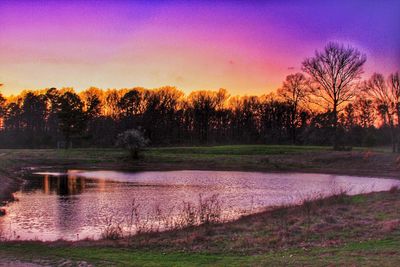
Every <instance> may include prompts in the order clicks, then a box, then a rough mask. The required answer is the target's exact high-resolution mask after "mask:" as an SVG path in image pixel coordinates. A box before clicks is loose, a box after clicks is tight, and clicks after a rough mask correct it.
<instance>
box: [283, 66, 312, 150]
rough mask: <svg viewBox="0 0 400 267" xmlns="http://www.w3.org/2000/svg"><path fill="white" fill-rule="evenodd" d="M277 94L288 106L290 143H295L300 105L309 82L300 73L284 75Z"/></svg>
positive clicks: (305, 95)
mask: <svg viewBox="0 0 400 267" xmlns="http://www.w3.org/2000/svg"><path fill="white" fill-rule="evenodd" d="M277 93H278V95H279V96H280V97H282V98H283V99H284V100H285V101H286V102H287V103H288V105H289V106H290V109H291V115H290V127H291V135H292V143H293V144H295V143H296V129H297V128H298V127H299V126H300V123H301V117H300V109H301V105H304V104H305V102H306V100H307V97H308V96H309V93H310V86H309V82H308V80H307V79H306V77H305V76H304V75H303V74H302V73H296V74H291V75H288V76H287V77H286V80H285V81H284V82H283V85H282V87H281V88H279V89H278V92H277Z"/></svg>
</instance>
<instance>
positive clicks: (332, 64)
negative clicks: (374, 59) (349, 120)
mask: <svg viewBox="0 0 400 267" xmlns="http://www.w3.org/2000/svg"><path fill="white" fill-rule="evenodd" d="M366 60H367V58H366V55H365V54H362V53H361V52H359V51H358V50H357V49H355V48H353V47H351V46H344V45H343V44H339V43H335V42H330V43H328V44H327V45H326V46H325V48H324V50H323V51H322V52H318V51H316V52H315V56H314V57H312V58H307V59H305V60H304V61H303V64H302V65H303V67H302V69H303V71H304V72H305V73H307V74H309V75H310V77H311V79H312V81H313V82H314V84H315V86H314V87H313V90H312V93H313V95H314V96H315V97H317V98H318V99H319V100H321V101H322V103H320V104H321V106H325V107H327V108H328V109H329V110H331V111H332V115H333V116H332V117H333V118H332V125H333V128H334V139H333V145H334V148H335V149H338V131H337V127H338V112H339V107H340V105H341V104H343V103H345V102H347V101H349V100H351V99H352V98H353V97H354V95H355V92H356V89H357V86H355V82H356V81H358V80H359V79H360V78H361V74H362V73H363V65H364V63H365V61H366Z"/></svg>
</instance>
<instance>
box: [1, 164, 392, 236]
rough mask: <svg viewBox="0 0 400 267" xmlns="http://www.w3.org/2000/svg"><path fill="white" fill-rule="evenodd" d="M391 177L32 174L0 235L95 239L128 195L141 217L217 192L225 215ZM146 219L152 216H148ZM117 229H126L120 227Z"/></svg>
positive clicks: (366, 188)
mask: <svg viewBox="0 0 400 267" xmlns="http://www.w3.org/2000/svg"><path fill="white" fill-rule="evenodd" d="M393 185H400V182H399V181H398V180H391V179H376V178H362V177H349V176H337V175H324V174H298V173H285V174H283V173H274V174H271V173H257V172H215V171H172V172H139V173H124V172H112V171H94V172H93V171H92V172H89V171H77V170H71V171H68V172H67V174H64V175H61V174H57V173H40V174H36V175H32V176H31V177H29V182H28V183H27V184H26V185H25V186H24V188H22V190H21V191H20V192H17V193H16V197H17V198H18V199H19V201H17V202H13V203H10V204H9V205H8V206H7V207H6V209H7V215H6V216H4V217H1V218H0V234H1V235H2V236H5V237H7V238H10V239H24V240H27V239H39V240H56V239H67V240H77V239H83V238H98V237H99V236H100V234H101V232H102V231H103V230H104V227H105V225H106V224H107V220H109V219H110V218H111V219H112V220H116V221H118V220H119V221H123V220H124V219H125V217H126V216H127V215H129V214H130V213H131V211H132V210H131V204H132V201H133V200H135V201H136V203H137V204H138V205H139V206H140V208H141V211H142V212H143V216H144V215H146V216H148V215H149V214H153V213H154V210H155V209H156V207H158V208H159V209H160V210H162V212H163V214H164V215H165V214H168V216H170V217H174V216H176V215H177V209H178V208H179V207H180V206H181V205H182V203H183V202H192V203H196V202H197V201H198V198H199V195H200V194H202V195H203V196H207V195H208V196H210V195H213V194H218V195H219V197H220V200H221V205H223V213H224V216H226V217H227V218H235V217H238V216H240V215H241V214H243V213H249V212H254V211H257V210H259V209H260V208H263V207H267V206H273V205H282V204H292V203H297V202H299V201H300V200H301V199H303V198H305V197H307V196H310V195H316V194H321V195H329V194H332V193H334V192H335V191H336V192H337V191H338V190H343V189H346V190H347V191H348V192H349V193H350V194H357V193H362V192H370V191H381V190H388V189H389V188H390V187H391V186H393ZM147 219H148V220H158V219H157V218H155V217H154V216H153V217H150V218H147ZM123 227H127V226H126V225H123Z"/></svg>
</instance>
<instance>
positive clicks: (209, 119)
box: [0, 42, 400, 152]
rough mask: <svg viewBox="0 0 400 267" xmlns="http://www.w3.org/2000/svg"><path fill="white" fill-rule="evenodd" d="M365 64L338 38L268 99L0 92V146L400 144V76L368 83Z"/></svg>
mask: <svg viewBox="0 0 400 267" xmlns="http://www.w3.org/2000/svg"><path fill="white" fill-rule="evenodd" d="M365 62H366V56H365V55H364V54H362V53H361V52H360V51H358V50H357V49H355V48H353V47H351V46H344V45H342V44H339V43H334V42H331V43H328V44H327V45H326V46H325V47H324V48H323V49H322V50H321V51H316V52H315V55H314V56H312V57H310V58H306V59H305V60H304V61H303V62H302V72H299V73H294V74H291V75H288V76H287V77H286V79H285V80H284V81H283V83H282V86H281V87H280V88H279V89H277V90H276V91H275V92H272V93H269V94H265V95H262V96H231V95H230V94H229V93H228V91H227V90H225V89H219V90H217V91H209V90H201V91H193V92H191V93H190V94H189V95H185V94H184V93H183V92H182V91H181V90H179V89H177V88H175V87H170V86H166V87H161V88H157V89H152V90H149V89H145V88H137V87H136V88H131V89H119V90H117V89H107V90H101V89H98V88H95V87H92V88H89V89H87V90H85V91H82V92H79V93H77V92H75V91H74V90H73V89H72V88H62V89H56V88H49V89H43V90H36V91H23V92H21V93H20V94H19V95H17V96H11V97H7V98H6V97H4V96H2V95H1V94H0V126H1V130H0V147H3V148H19V147H21V148H22V147H24V148H47V147H56V146H60V144H62V146H64V147H70V146H71V145H73V146H77V147H111V146H114V144H115V140H116V137H117V136H118V134H120V133H122V132H124V131H126V130H128V129H139V130H140V131H142V132H143V133H144V135H145V137H146V138H147V139H149V140H150V142H151V145H154V146H159V145H212V144H258V143H264V144H265V143H266V144H313V145H333V146H334V147H335V148H336V149H345V148H347V147H351V146H374V145H389V144H390V145H391V146H392V148H393V151H394V152H395V151H400V125H399V121H400V120H399V118H400V86H399V73H398V72H396V73H393V74H390V75H389V76H388V77H384V76H383V75H382V74H378V73H375V74H373V75H372V76H371V77H370V78H369V79H367V80H362V74H363V65H364V63H365Z"/></svg>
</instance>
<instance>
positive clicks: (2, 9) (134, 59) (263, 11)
mask: <svg viewBox="0 0 400 267" xmlns="http://www.w3.org/2000/svg"><path fill="white" fill-rule="evenodd" d="M331 40H333V41H340V42H343V43H345V44H351V45H353V46H355V47H357V48H358V49H360V50H361V51H362V52H364V53H366V54H367V56H368V61H367V64H366V66H365V69H366V76H368V75H370V74H371V73H372V72H374V71H378V72H382V73H384V74H388V73H390V72H394V71H396V70H399V69H400V1H398V0H396V1H394V0H392V1H390V0H386V1H385V0H381V1H367V0H364V1H361V0H360V1H351V0H347V1H329V3H328V1H283V0H282V1H272V0H271V1H219V2H218V3H217V4H216V3H214V1H159V2H156V1H142V2H141V1H61V0H60V1H7V0H3V1H0V83H4V84H5V86H4V87H3V89H2V90H3V92H4V93H5V94H11V93H17V92H19V91H21V90H22V89H38V88H46V87H52V86H55V87H64V86H69V87H74V88H76V89H78V90H82V89H85V88H87V87H90V86H97V87H100V88H123V87H125V88H129V87H133V86H143V87H147V88H153V87H159V86H163V85H173V86H177V87H178V88H180V89H182V90H184V91H185V92H190V91H191V90H197V89H217V88H220V87H222V88H226V89H228V90H229V91H230V92H232V93H233V94H263V93H266V92H269V91H271V90H274V89H276V88H277V87H279V86H280V84H281V82H282V80H284V78H285V76H286V75H288V74H290V73H292V72H296V71H299V70H300V67H301V62H302V60H303V59H304V58H305V57H307V56H312V55H313V53H314V51H315V50H316V49H322V48H323V46H324V45H325V44H326V43H327V42H328V41H331Z"/></svg>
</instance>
